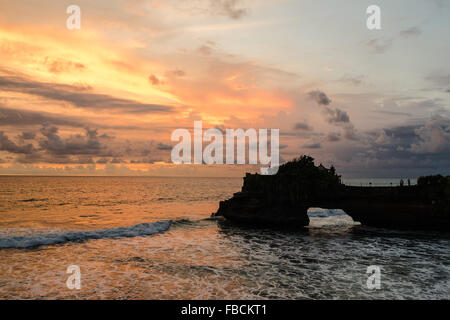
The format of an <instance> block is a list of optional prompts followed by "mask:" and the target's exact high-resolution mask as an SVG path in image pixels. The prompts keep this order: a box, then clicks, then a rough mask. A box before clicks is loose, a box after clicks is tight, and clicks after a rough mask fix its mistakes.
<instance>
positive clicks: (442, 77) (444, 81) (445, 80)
mask: <svg viewBox="0 0 450 320" xmlns="http://www.w3.org/2000/svg"><path fill="white" fill-rule="evenodd" d="M425 80H428V81H430V82H432V83H433V84H435V85H438V86H442V87H445V88H448V87H449V86H450V74H443V73H434V74H431V75H429V76H427V77H425Z"/></svg>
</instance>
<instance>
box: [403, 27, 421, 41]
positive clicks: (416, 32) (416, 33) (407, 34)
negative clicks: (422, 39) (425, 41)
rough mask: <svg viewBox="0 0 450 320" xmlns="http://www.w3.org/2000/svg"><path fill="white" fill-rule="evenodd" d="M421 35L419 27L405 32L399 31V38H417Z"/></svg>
mask: <svg viewBox="0 0 450 320" xmlns="http://www.w3.org/2000/svg"><path fill="white" fill-rule="evenodd" d="M421 34H422V30H420V28H419V27H411V28H408V29H405V30H402V31H400V36H402V37H405V38H409V37H417V36H420V35H421Z"/></svg>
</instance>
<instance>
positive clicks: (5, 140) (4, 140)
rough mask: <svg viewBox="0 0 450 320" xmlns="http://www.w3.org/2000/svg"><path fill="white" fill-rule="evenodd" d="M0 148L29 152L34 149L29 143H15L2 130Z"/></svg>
mask: <svg viewBox="0 0 450 320" xmlns="http://www.w3.org/2000/svg"><path fill="white" fill-rule="evenodd" d="M0 150H1V151H7V152H10V153H18V154H31V153H33V151H34V150H35V149H34V147H33V145H32V144H31V143H29V144H26V145H18V144H16V143H15V142H14V141H12V140H10V139H9V137H8V136H7V135H6V134H5V133H4V132H3V131H0Z"/></svg>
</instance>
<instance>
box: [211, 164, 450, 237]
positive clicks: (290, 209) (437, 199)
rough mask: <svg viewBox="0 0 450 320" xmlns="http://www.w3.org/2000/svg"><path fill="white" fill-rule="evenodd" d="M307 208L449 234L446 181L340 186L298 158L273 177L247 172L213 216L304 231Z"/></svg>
mask: <svg viewBox="0 0 450 320" xmlns="http://www.w3.org/2000/svg"><path fill="white" fill-rule="evenodd" d="M312 207H318V208H325V209H342V210H343V211H344V212H345V213H346V214H348V215H349V216H351V217H352V218H353V220H354V221H357V222H360V223H361V224H363V225H368V226H374V227H384V228H396V229H435V230H444V231H450V177H449V176H447V177H444V176H441V175H434V176H427V177H420V178H419V179H418V180H417V185H412V186H409V185H407V186H405V185H401V186H395V187H392V186H391V187H354V186H346V185H345V184H343V183H342V182H341V177H340V176H339V175H338V174H336V171H335V169H334V167H333V166H332V167H330V168H326V167H324V166H322V165H319V166H316V165H315V164H314V159H313V158H312V157H309V156H302V157H300V158H298V159H294V160H292V161H290V162H287V163H285V164H283V165H281V166H280V167H279V170H278V173H277V174H275V175H259V174H257V173H256V174H249V173H247V174H246V176H245V178H244V184H243V186H242V190H241V192H238V193H235V194H234V195H233V197H232V198H231V199H229V200H225V201H221V202H220V206H219V209H218V211H217V212H216V213H215V214H213V215H214V216H223V217H225V218H227V219H229V220H232V221H236V222H239V223H245V224H250V225H254V226H256V225H264V226H277V227H304V226H308V225H309V218H308V214H307V212H308V208H312Z"/></svg>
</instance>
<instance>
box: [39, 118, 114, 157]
mask: <svg viewBox="0 0 450 320" xmlns="http://www.w3.org/2000/svg"><path fill="white" fill-rule="evenodd" d="M85 130H86V132H85V135H81V134H76V135H72V136H70V137H68V138H65V139H63V138H61V137H60V136H59V135H58V128H57V127H55V126H52V125H44V126H43V127H42V129H41V134H42V135H43V136H44V137H45V139H42V140H40V141H39V146H40V147H41V148H42V150H45V151H47V152H48V153H50V154H55V155H105V154H109V152H107V151H106V150H105V147H104V146H102V145H101V143H100V141H99V139H98V137H97V130H95V129H90V128H89V127H87V128H86V129H85Z"/></svg>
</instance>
